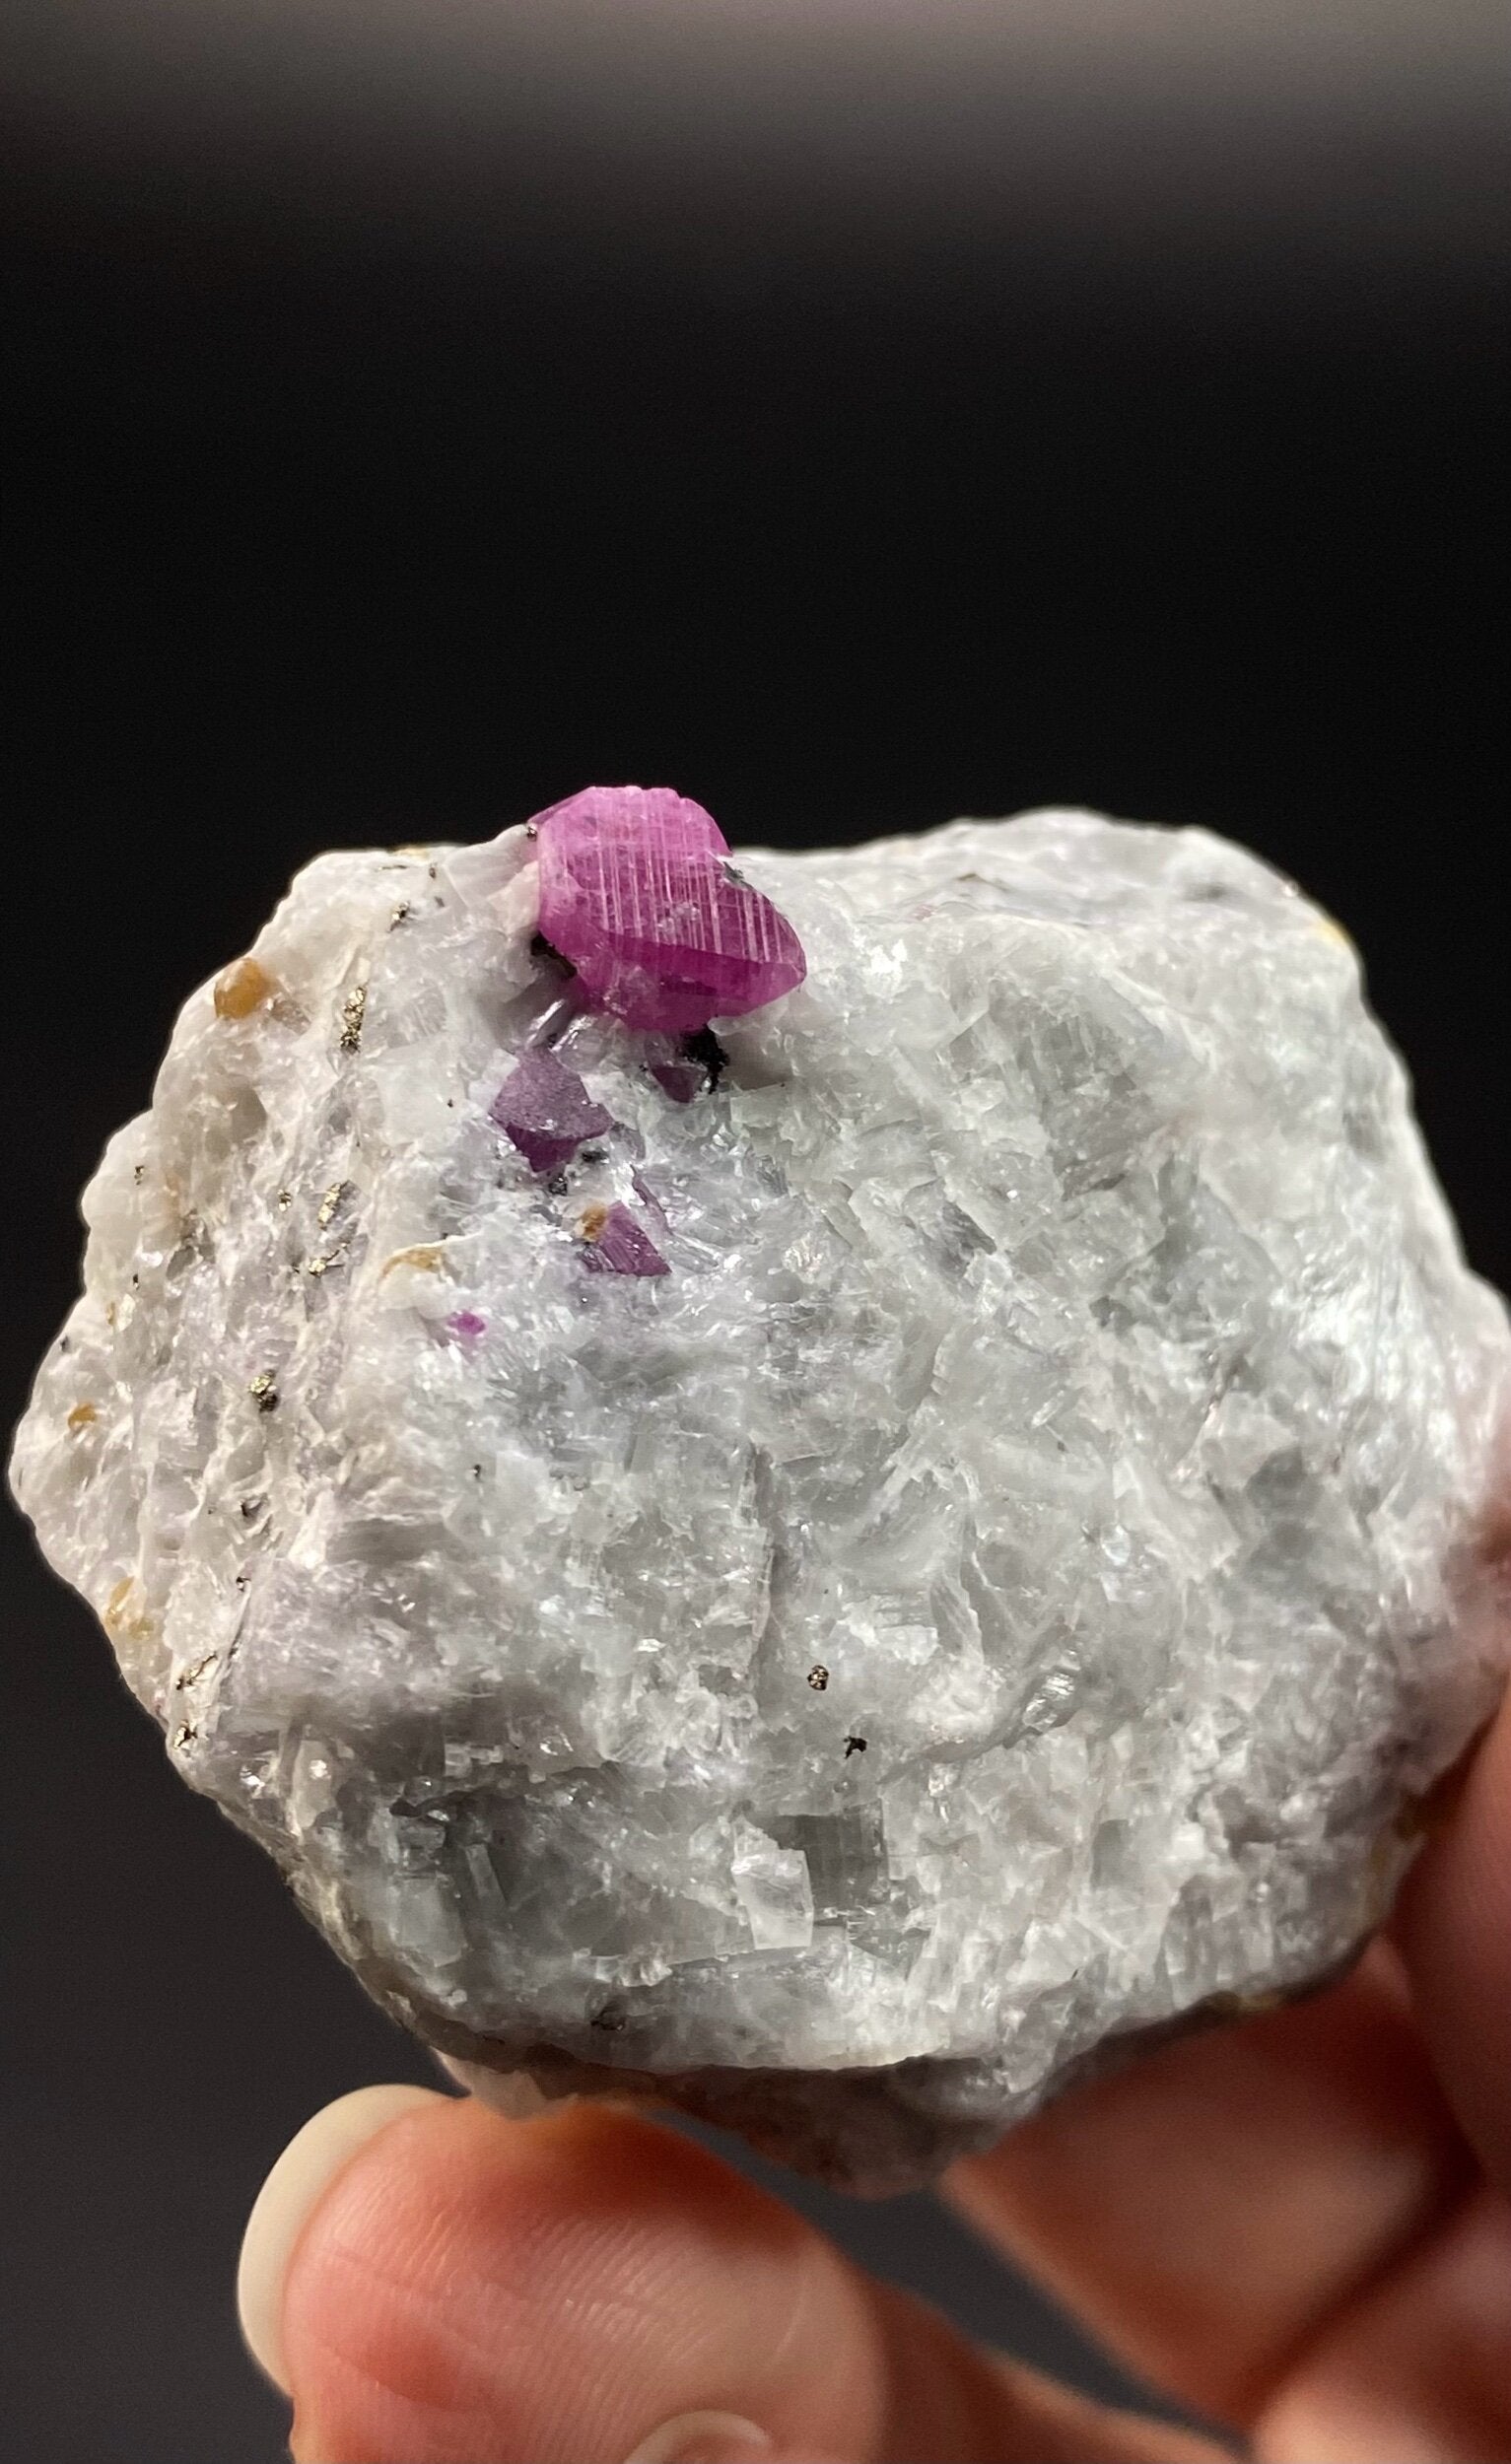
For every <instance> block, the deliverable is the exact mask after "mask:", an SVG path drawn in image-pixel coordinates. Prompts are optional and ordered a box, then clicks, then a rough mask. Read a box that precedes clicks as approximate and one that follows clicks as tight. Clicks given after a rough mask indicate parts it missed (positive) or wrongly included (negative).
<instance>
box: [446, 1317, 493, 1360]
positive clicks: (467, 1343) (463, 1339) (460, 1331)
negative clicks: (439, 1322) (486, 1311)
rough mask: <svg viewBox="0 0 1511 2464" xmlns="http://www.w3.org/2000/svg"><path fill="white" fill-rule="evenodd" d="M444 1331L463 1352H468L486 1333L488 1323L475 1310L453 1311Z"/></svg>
mask: <svg viewBox="0 0 1511 2464" xmlns="http://www.w3.org/2000/svg"><path fill="white" fill-rule="evenodd" d="M487 1332H488V1321H487V1319H486V1318H480V1317H479V1316H478V1314H477V1311H476V1310H475V1309H453V1310H452V1312H451V1314H450V1316H449V1317H448V1318H447V1320H446V1333H447V1335H450V1336H451V1337H452V1339H453V1340H454V1341H456V1342H458V1343H460V1344H461V1345H462V1347H463V1349H464V1350H470V1348H471V1346H472V1345H473V1344H474V1343H475V1342H477V1341H478V1339H479V1337H480V1336H482V1335H486V1334H487Z"/></svg>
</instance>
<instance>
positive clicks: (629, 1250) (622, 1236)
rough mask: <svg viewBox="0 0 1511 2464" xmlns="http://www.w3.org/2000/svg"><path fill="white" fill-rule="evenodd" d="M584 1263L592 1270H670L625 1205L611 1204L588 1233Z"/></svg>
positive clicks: (617, 1272)
mask: <svg viewBox="0 0 1511 2464" xmlns="http://www.w3.org/2000/svg"><path fill="white" fill-rule="evenodd" d="M583 1264H584V1266H590V1267H591V1268H592V1269H593V1271H594V1273H595V1274H669V1273H670V1271H671V1269H670V1267H669V1266H667V1264H666V1261H665V1259H664V1258H663V1257H662V1256H661V1253H660V1251H659V1250H658V1249H657V1248H656V1246H655V1243H654V1242H653V1241H652V1238H651V1236H650V1234H649V1233H648V1232H646V1231H644V1230H643V1229H642V1228H641V1226H640V1225H639V1224H638V1223H637V1222H636V1220H635V1217H634V1216H633V1215H632V1214H631V1212H630V1209H629V1207H628V1206H610V1207H609V1209H608V1211H607V1213H606V1214H605V1215H604V1217H603V1220H602V1221H601V1223H599V1224H598V1225H597V1227H596V1229H595V1230H594V1231H592V1232H591V1233H590V1234H589V1235H588V1236H587V1241H586V1245H585V1247H584V1251H583Z"/></svg>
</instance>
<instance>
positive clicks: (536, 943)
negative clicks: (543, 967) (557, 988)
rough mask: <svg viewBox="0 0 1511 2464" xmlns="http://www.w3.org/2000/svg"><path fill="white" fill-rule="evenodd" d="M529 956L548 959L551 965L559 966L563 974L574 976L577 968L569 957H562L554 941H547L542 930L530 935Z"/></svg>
mask: <svg viewBox="0 0 1511 2464" xmlns="http://www.w3.org/2000/svg"><path fill="white" fill-rule="evenodd" d="M530 956H531V957H532V958H544V959H547V960H549V962H550V964H551V965H552V966H553V967H559V968H560V969H561V971H562V974H563V975H564V976H575V975H576V974H577V969H576V967H574V965H573V963H572V961H571V959H570V958H563V956H562V954H561V951H560V950H559V949H558V948H557V947H556V944H555V942H554V941H548V940H547V939H546V936H545V934H544V933H543V932H535V933H532V934H531V935H530Z"/></svg>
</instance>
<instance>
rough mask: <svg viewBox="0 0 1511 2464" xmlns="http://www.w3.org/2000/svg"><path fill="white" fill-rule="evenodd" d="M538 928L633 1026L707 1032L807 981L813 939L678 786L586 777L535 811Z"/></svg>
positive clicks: (605, 1005)
mask: <svg viewBox="0 0 1511 2464" xmlns="http://www.w3.org/2000/svg"><path fill="white" fill-rule="evenodd" d="M533 827H534V830H535V833H536V837H537V840H538V842H539V848H538V854H539V861H540V929H541V931H542V933H543V934H544V936H545V938H546V939H547V940H548V941H549V942H550V944H551V946H552V948H553V949H556V950H559V951H560V952H561V955H562V956H563V957H564V958H566V959H570V961H571V962H572V964H573V966H574V967H576V969H577V971H578V975H579V978H580V980H581V982H582V984H583V987H584V991H585V992H587V993H588V995H589V996H590V998H591V999H593V1000H594V1001H595V1002H596V1003H597V1005H598V1006H599V1007H600V1008H602V1009H607V1010H611V1011H612V1012H613V1013H614V1015H615V1016H616V1017H618V1018H622V1019H623V1020H624V1022H625V1024H626V1025H627V1026H631V1027H640V1028H646V1029H651V1030H657V1031H660V1032H662V1033H667V1034H673V1035H688V1034H693V1033H696V1031H697V1030H698V1029H699V1028H700V1027H706V1026H707V1025H708V1022H709V1020H710V1019H711V1018H733V1017H738V1016H740V1015H741V1014H742V1013H743V1012H744V1011H745V1010H747V1009H760V1008H763V1007H764V1005H765V1004H766V1002H768V1001H774V1000H775V999H776V998H777V996H778V994H779V993H782V992H790V991H791V989H792V987H793V985H794V984H800V983H801V982H802V979H803V976H804V974H805V973H806V964H805V961H804V959H803V954H802V946H801V943H800V942H799V941H798V938H797V935H796V933H795V932H794V931H793V930H792V927H791V925H790V924H789V923H788V921H787V919H786V917H785V916H782V915H779V914H778V912H777V910H776V908H775V907H774V906H773V905H772V903H771V901H770V899H768V898H763V896H762V894H761V892H760V891H759V890H757V889H753V888H752V887H751V885H750V883H749V882H748V881H744V880H742V879H741V877H740V875H739V874H738V873H737V872H736V871H735V869H734V866H733V865H732V864H731V863H730V861H729V858H728V854H727V850H726V848H725V843H724V839H723V835H722V833H721V830H720V828H719V825H718V823H717V822H716V821H715V820H714V819H713V817H712V816H711V815H710V814H708V813H706V812H705V811H704V809H703V807H702V805H701V804H694V803H693V802H691V801H690V799H689V798H688V797H686V796H684V795H678V794H676V793H675V792H674V790H673V789H672V788H670V787H584V789H583V792H582V793H581V795H572V796H569V797H568V798H567V800H566V802H565V803H562V804H553V805H551V806H550V808H549V810H548V811H546V812H543V813H537V814H536V816H535V820H534V824H533Z"/></svg>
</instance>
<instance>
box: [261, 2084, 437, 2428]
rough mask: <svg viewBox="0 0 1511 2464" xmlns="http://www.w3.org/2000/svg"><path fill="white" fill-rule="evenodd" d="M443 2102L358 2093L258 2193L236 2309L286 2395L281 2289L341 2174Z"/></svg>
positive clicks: (405, 2094)
mask: <svg viewBox="0 0 1511 2464" xmlns="http://www.w3.org/2000/svg"><path fill="white" fill-rule="evenodd" d="M445 2101H446V2099H445V2098H444V2097H442V2096H440V2095H438V2094H437V2092H436V2091H435V2089H434V2088H358V2089H357V2090H356V2092H355V2094H353V2095H350V2096H339V2097H337V2099H336V2102H335V2103H334V2104H328V2105H326V2107H325V2109H324V2111H323V2112H321V2113H317V2114H316V2115H315V2116H314V2119H313V2120H312V2121H309V2122H307V2123H306V2124H305V2127H304V2129H303V2130H302V2131H301V2132H300V2133H299V2135H298V2137H297V2138H294V2139H291V2140H290V2142H289V2144H288V2146H287V2147H286V2148H285V2150H284V2152H283V2154H282V2156H280V2157H279V2159H278V2161H277V2163H276V2164H275V2165H274V2167H273V2169H272V2171H271V2173H269V2175H268V2177H267V2180H266V2181H265V2182H264V2183H263V2185H262V2188H261V2189H260V2190H259V2191H258V2193H257V2197H256V2202H255V2204H254V2206H253V2208H252V2212H251V2214H250V2216H249V2217H248V2218H247V2220H246V2230H245V2232H244V2233H243V2234H242V2236H241V2257H240V2265H239V2266H238V2269H237V2310H238V2313H239V2315H240V2321H241V2333H242V2335H243V2336H244V2337H245V2339H246V2345H247V2350H248V2351H249V2352H250V2354H251V2357H252V2360H253V2361H256V2362H257V2363H259V2364H260V2366H261V2367H262V2368H263V2369H265V2370H266V2372H267V2374H268V2376H269V2378H271V2379H272V2381H273V2383H274V2385H275V2386H277V2387H281V2388H282V2389H283V2391H284V2394H285V2395H287V2394H288V2392H289V2378H288V2372H287V2370H286V2368H285V2366H284V2358H283V2288H284V2280H285V2278H286V2277H287V2275H288V2273H289V2261H290V2260H291V2259H292V2258H293V2256H294V2248H295V2244H296V2243H297V2242H298V2240H299V2237H300V2235H301V2233H302V2232H303V2231H304V2229H305V2226H306V2225H307V2224H309V2219H310V2217H311V2216H312V2215H313V2214H314V2211H315V2209H316V2208H317V2207H318V2206H319V2204H320V2201H321V2200H322V2199H323V2198H324V2196H325V2193H326V2191H327V2190H328V2189H329V2188H330V2186H331V2183H332V2182H333V2181H334V2180H335V2178H336V2176H337V2174H338V2173H344V2172H345V2170H346V2168H347V2166H348V2165H349V2164H350V2163H351V2161H352V2158H353V2157H354V2156H358V2155H360V2153H361V2151H362V2150H363V2149H364V2148H365V2147H366V2146H367V2145H368V2142H369V2141H370V2140H372V2139H376V2138H377V2137H378V2132H379V2131H381V2130H386V2129H387V2127H388V2124H389V2123H390V2122H396V2121H397V2120H398V2119H399V2116H400V2115H401V2114H404V2113H412V2112H413V2111H414V2109H415V2107H416V2105H421V2104H442V2103H445Z"/></svg>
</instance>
